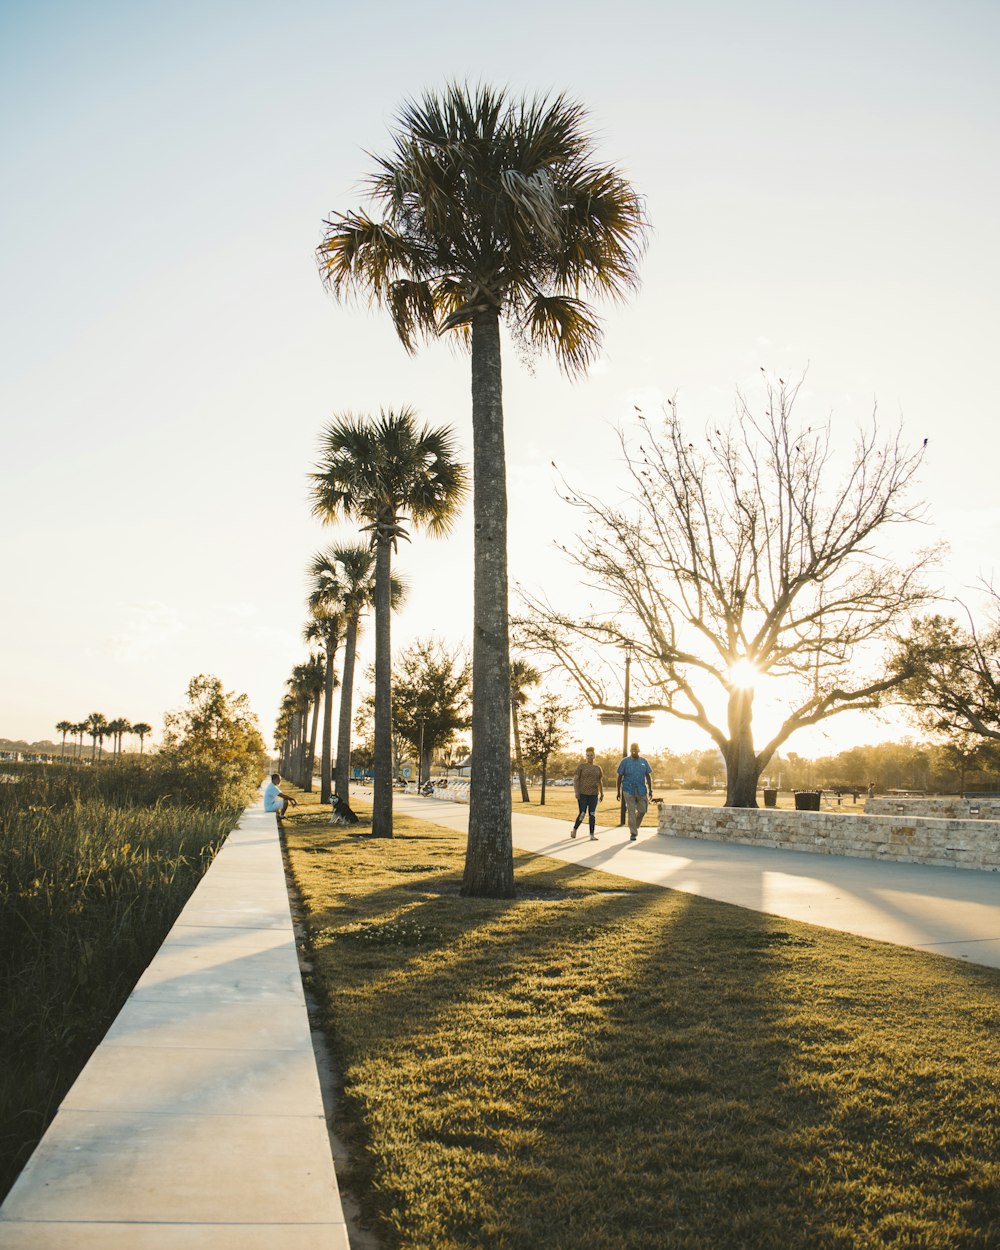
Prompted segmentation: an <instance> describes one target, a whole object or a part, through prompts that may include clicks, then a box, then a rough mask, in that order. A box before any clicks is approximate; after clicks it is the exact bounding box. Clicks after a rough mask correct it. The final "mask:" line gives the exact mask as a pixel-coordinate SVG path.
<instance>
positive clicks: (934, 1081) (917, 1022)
mask: <svg viewBox="0 0 1000 1250" xmlns="http://www.w3.org/2000/svg"><path fill="white" fill-rule="evenodd" d="M358 810H359V811H362V810H363V808H362V807H361V805H360V804H359V805H358ZM297 813H298V814H297V815H296V817H295V819H294V820H292V821H290V822H288V827H287V843H288V848H289V854H290V859H291V863H292V867H293V871H294V873H295V875H296V878H297V880H298V883H299V887H300V890H301V892H302V895H303V899H304V902H305V907H306V911H307V916H308V926H309V933H310V942H311V946H312V953H313V957H314V963H313V967H314V972H313V977H314V987H313V988H314V990H315V992H316V995H317V997H318V998H319V1000H320V1001H321V1003H322V1005H323V1010H324V1013H325V1025H326V1029H327V1032H328V1036H329V1039H330V1042H331V1045H332V1047H333V1051H334V1054H335V1057H336V1060H337V1063H338V1066H339V1070H340V1073H341V1075H342V1079H343V1100H342V1116H343V1118H344V1123H343V1125H342V1126H341V1127H342V1128H343V1130H344V1133H345V1135H346V1136H347V1137H348V1138H349V1141H350V1144H351V1147H352V1153H353V1160H354V1161H353V1166H352V1171H351V1173H350V1174H349V1175H348V1176H347V1177H346V1180H347V1183H348V1184H349V1185H350V1186H351V1188H352V1189H353V1190H354V1191H355V1192H356V1193H357V1194H358V1195H360V1197H361V1200H362V1204H363V1206H364V1211H365V1216H366V1218H367V1220H368V1221H369V1222H370V1223H371V1225H372V1227H373V1228H375V1229H376V1230H377V1231H378V1233H379V1235H380V1236H381V1238H382V1240H383V1244H384V1245H385V1246H386V1247H399V1248H405V1250H430V1248H431V1247H433V1248H434V1250H479V1248H481V1250H487V1248H488V1250H538V1248H539V1247H545V1248H546V1250H571V1248H572V1250H577V1248H578V1247H580V1246H592V1247H598V1248H600V1250H640V1248H641V1250H650V1248H654V1250H656V1248H663V1250H667V1248H669V1250H708V1248H709V1247H711V1248H712V1250H719V1248H723V1250H732V1248H736V1247H760V1248H761V1250H763V1248H765V1247H766V1248H767V1250H774V1248H776V1247H781V1248H783V1250H784V1248H786V1247H787V1248H789V1250H797V1248H801V1250H807V1248H808V1250H817V1248H826V1247H830V1248H831V1250H832V1248H838V1250H839V1248H841V1247H845V1248H846V1247H852V1248H855V1247H856V1248H859V1250H860V1248H861V1247H873V1246H896V1247H903V1246H905V1247H935V1248H951V1247H954V1250H959V1248H962V1250H968V1248H970V1247H984V1248H985V1247H988V1246H996V1245H998V1244H1000V1214H998V1212H1000V1202H998V1180H1000V1167H998V1162H997V1161H998V1158H1000V1140H998V1114H997V1113H998V1104H1000V1096H998V1095H1000V1091H998V1058H1000V1055H998V1050H997V1034H996V1024H997V1012H996V1007H997V990H998V988H1000V974H998V973H997V972H995V971H993V970H990V969H986V968H978V967H973V966H969V965H964V964H959V963H956V962H953V961H949V960H945V959H942V958H938V957H934V956H928V955H922V954H918V953H916V952H913V951H907V950H903V949H900V948H896V947H892V946H886V945H882V944H879V943H876V942H872V941H868V940H865V939H861V938H855V937H851V936H847V935H843V934H838V933H832V932H829V931H826V930H823V929H817V928H813V927H810V926H807V925H802V924H797V923H795V922H793V921H788V920H783V919H778V918H776V917H771V916H764V915H758V914H757V913H754V912H748V911H743V910H741V909H739V908H735V907H730V906H727V905H725V904H721V903H715V902H711V901H708V900H704V899H699V898H696V897H693V896H689V895H685V894H680V893H675V892H672V891H668V890H663V889H660V888H657V887H655V886H646V885H643V884H639V883H635V882H631V881H627V880H624V879H622V878H618V877H614V876H612V875H610V874H606V873H601V872H595V871H589V870H586V869H581V868H578V867H575V866H572V865H566V864H561V863H558V862H556V861H553V860H548V859H545V858H543V857H532V856H529V855H527V854H517V857H516V873H517V881H518V889H519V896H518V898H517V899H516V900H513V901H508V902H498V901H487V900H469V899H462V898H461V897H460V896H459V893H458V883H459V880H460V876H461V866H462V862H463V856H464V838H462V837H460V836H459V835H456V834H455V833H453V832H452V831H450V830H447V829H444V828H442V827H440V826H436V825H432V824H428V823H425V822H423V821H420V822H417V821H413V820H407V819H405V818H399V817H397V819H396V824H395V832H396V836H395V837H394V838H393V839H391V840H389V839H374V838H371V837H370V836H367V834H366V829H365V827H364V826H361V827H360V828H359V829H357V830H345V829H340V828H331V827H330V826H328V825H327V824H326V823H325V813H323V812H321V811H320V810H319V809H318V808H316V807H313V808H312V809H310V808H308V807H306V806H303V807H301V808H299V809H297Z"/></svg>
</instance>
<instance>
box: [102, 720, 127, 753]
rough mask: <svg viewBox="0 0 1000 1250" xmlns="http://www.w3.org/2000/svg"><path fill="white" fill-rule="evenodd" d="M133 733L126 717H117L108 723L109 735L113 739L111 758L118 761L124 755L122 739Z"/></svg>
mask: <svg viewBox="0 0 1000 1250" xmlns="http://www.w3.org/2000/svg"><path fill="white" fill-rule="evenodd" d="M131 732H132V726H131V724H129V722H128V721H127V720H126V719H125V717H124V716H116V717H115V719H114V720H110V721H108V724H107V734H108V736H109V737H110V738H111V758H112V759H117V758H118V757H119V756H120V755H121V753H122V738H123V737H124V736H125V735H126V734H127V733H131Z"/></svg>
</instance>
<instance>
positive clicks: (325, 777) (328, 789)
mask: <svg viewBox="0 0 1000 1250" xmlns="http://www.w3.org/2000/svg"><path fill="white" fill-rule="evenodd" d="M336 654H337V635H336V631H335V630H333V629H331V630H330V632H329V633H328V634H327V636H326V681H325V684H324V687H323V746H322V750H321V755H322V762H321V764H320V771H321V774H322V775H321V776H320V779H319V797H320V802H322V803H329V802H330V796H331V794H332V786H331V783H330V769H331V767H332V764H333V677H334V669H333V660H334V656H335V655H336ZM340 697H341V698H343V697H344V696H343V693H341V696H340Z"/></svg>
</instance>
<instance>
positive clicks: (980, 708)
mask: <svg viewBox="0 0 1000 1250" xmlns="http://www.w3.org/2000/svg"><path fill="white" fill-rule="evenodd" d="M895 664H896V668H897V671H898V672H899V673H900V674H901V675H902V676H903V678H904V680H903V681H902V684H901V686H900V695H901V696H902V699H903V701H904V702H905V703H906V704H907V705H908V707H909V708H910V710H911V712H912V714H913V717H914V719H915V720H916V722H917V723H918V724H919V725H920V727H921V728H922V729H924V730H926V731H927V732H928V733H932V734H934V735H935V736H937V737H939V738H941V739H942V740H944V741H946V742H954V743H955V745H956V747H957V748H958V754H959V757H960V756H961V755H963V754H965V755H968V754H969V752H970V750H971V749H972V748H974V747H975V746H976V745H977V741H978V743H979V744H981V743H983V742H994V743H996V742H1000V620H998V621H997V622H995V623H994V624H993V625H992V626H991V627H990V628H988V629H987V630H986V631H984V632H982V633H979V632H977V630H976V627H975V624H974V623H973V621H972V619H971V617H970V619H969V625H968V627H966V626H963V625H960V624H959V623H958V621H956V620H955V619H954V617H946V616H930V617H926V618H925V619H923V620H918V621H916V622H914V624H913V627H912V629H911V630H910V633H909V635H908V636H907V637H906V638H904V639H902V640H901V642H900V644H899V647H898V649H897V652H896V656H895Z"/></svg>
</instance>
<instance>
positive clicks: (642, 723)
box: [597, 712, 653, 729]
mask: <svg viewBox="0 0 1000 1250" xmlns="http://www.w3.org/2000/svg"><path fill="white" fill-rule="evenodd" d="M597 719H598V720H599V721H600V722H601V724H602V725H624V724H625V714H624V713H623V712H600V713H598V717H597ZM628 723H629V727H630V728H635V729H647V728H648V727H649V726H650V725H651V724H652V723H653V714H652V712H630V713H629V717H628Z"/></svg>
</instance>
